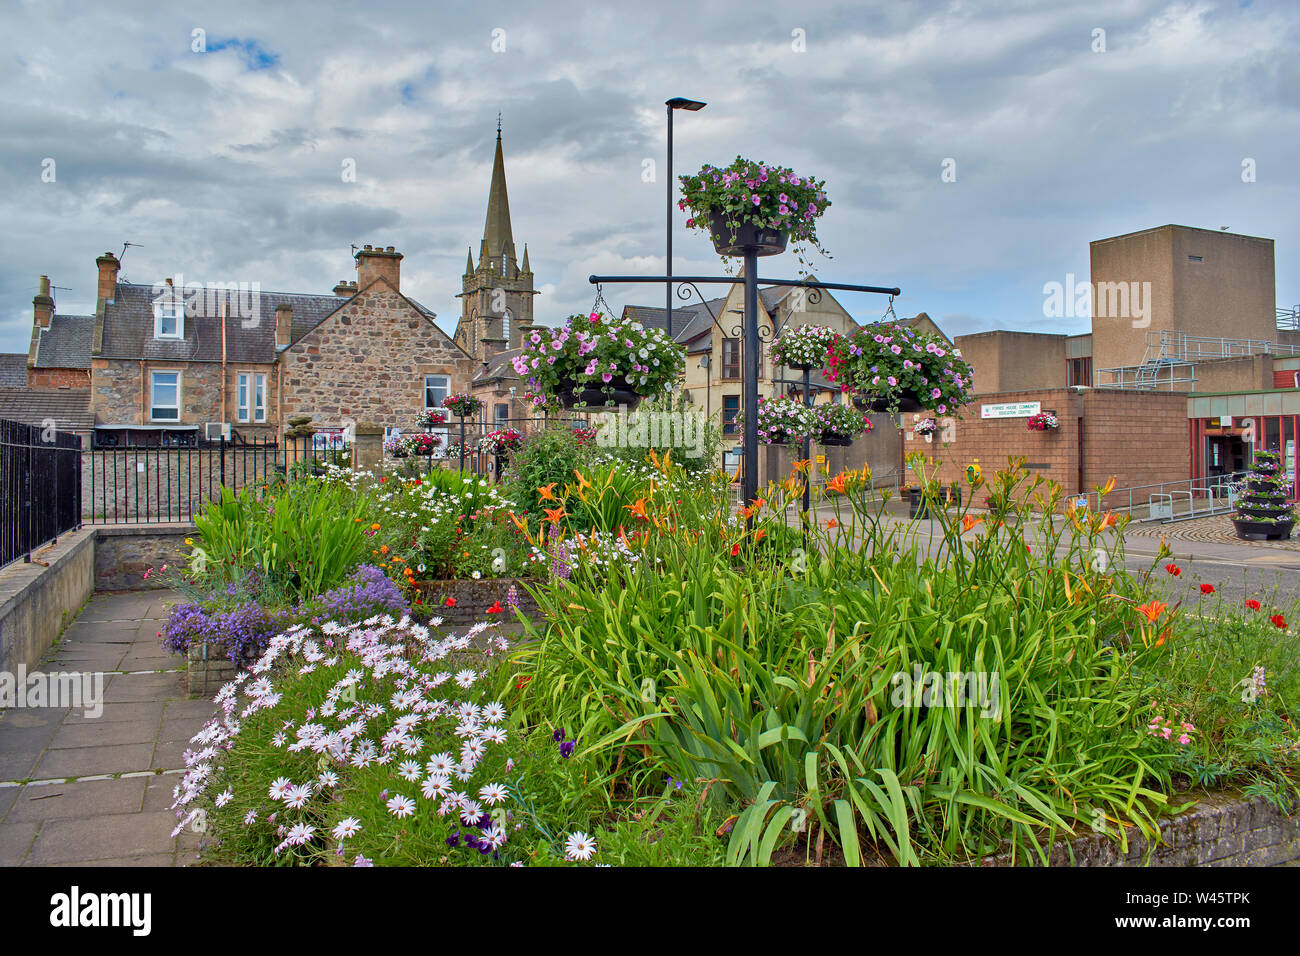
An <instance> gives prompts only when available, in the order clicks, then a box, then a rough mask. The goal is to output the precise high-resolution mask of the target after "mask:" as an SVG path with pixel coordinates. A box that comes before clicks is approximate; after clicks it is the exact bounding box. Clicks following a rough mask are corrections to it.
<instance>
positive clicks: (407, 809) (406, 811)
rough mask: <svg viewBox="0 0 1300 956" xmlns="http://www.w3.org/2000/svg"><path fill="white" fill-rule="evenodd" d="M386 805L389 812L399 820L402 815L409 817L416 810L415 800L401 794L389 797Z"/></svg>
mask: <svg viewBox="0 0 1300 956" xmlns="http://www.w3.org/2000/svg"><path fill="white" fill-rule="evenodd" d="M385 806H386V807H388V812H389V813H391V814H392V815H393V816H395V817H397V818H398V819H399V820H400V819H401V818H402V817H409V816H410V815H411V814H412V813H414V812H415V801H414V800H412V799H411V798H410V797H404V796H402V795H401V794H398V795H397V796H395V797H392V798H391V799H389V801H388V803H386V804H385Z"/></svg>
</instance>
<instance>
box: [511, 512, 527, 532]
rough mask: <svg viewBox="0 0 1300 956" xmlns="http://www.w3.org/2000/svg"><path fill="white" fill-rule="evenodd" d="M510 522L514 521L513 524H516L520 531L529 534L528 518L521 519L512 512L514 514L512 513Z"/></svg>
mask: <svg viewBox="0 0 1300 956" xmlns="http://www.w3.org/2000/svg"><path fill="white" fill-rule="evenodd" d="M510 520H511V521H513V522H514V523H515V527H516V528H518V529H519V530H520V531H522V532H524V533H525V534H527V533H528V519H527V518H520V517H519V516H518V515H517V514H515V513H514V512H513V511H512V512H510Z"/></svg>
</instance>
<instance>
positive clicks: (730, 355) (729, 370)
mask: <svg viewBox="0 0 1300 956" xmlns="http://www.w3.org/2000/svg"><path fill="white" fill-rule="evenodd" d="M722 377H723V378H724V379H728V378H732V379H734V378H740V339H723V340H722Z"/></svg>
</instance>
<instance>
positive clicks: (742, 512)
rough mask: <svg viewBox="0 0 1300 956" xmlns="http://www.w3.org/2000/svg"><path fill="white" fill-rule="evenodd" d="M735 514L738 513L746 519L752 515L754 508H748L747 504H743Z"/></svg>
mask: <svg viewBox="0 0 1300 956" xmlns="http://www.w3.org/2000/svg"><path fill="white" fill-rule="evenodd" d="M736 514H738V515H740V517H742V518H744V519H745V520H746V521H748V520H749V519H750V518H752V517H754V509H753V508H750V507H749V506H748V505H745V506H743V507H741V509H740V510H739V511H737V512H736Z"/></svg>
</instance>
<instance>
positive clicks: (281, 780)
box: [266, 777, 293, 800]
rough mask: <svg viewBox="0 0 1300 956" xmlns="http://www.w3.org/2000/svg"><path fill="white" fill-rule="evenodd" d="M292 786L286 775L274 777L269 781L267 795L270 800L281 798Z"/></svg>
mask: <svg viewBox="0 0 1300 956" xmlns="http://www.w3.org/2000/svg"><path fill="white" fill-rule="evenodd" d="M291 786H293V784H291V783H290V782H289V778H288V777H276V778H275V779H274V780H272V781H271V786H270V788H269V789H268V790H267V791H266V794H267V796H269V797H270V798H271V799H272V800H283V799H284V795H285V793H286V791H288V789H289V788H290V787H291Z"/></svg>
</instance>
